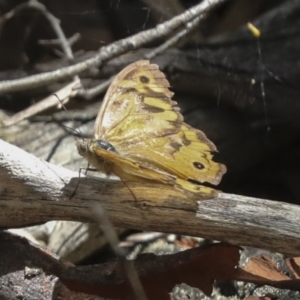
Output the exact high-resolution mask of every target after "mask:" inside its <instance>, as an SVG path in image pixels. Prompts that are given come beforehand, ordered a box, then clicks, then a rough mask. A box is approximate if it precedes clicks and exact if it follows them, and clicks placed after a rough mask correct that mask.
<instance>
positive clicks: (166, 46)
mask: <svg viewBox="0 0 300 300" xmlns="http://www.w3.org/2000/svg"><path fill="white" fill-rule="evenodd" d="M203 17H204V15H203V16H201V17H197V18H195V19H194V20H193V21H191V22H188V23H187V24H186V27H185V28H184V29H183V30H181V31H179V32H178V33H177V34H175V35H174V36H172V37H171V38H170V39H168V40H167V41H166V42H164V43H163V44H162V45H160V46H159V47H157V48H155V49H154V50H153V51H151V52H149V53H147V54H146V55H145V56H144V57H145V59H152V58H153V57H155V56H157V55H159V54H161V53H163V52H165V51H166V50H167V49H169V48H171V47H173V46H174V45H176V44H178V43H179V42H180V41H181V40H182V39H183V38H185V37H186V36H187V35H188V34H189V33H190V32H192V31H193V30H194V29H195V28H196V27H197V25H198V24H199V22H200V21H201V19H202V18H203Z"/></svg>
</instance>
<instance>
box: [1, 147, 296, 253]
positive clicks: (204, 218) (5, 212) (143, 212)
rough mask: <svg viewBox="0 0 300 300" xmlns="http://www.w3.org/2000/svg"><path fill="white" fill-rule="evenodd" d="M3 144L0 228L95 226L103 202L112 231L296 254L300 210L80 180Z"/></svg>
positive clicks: (232, 197)
mask: <svg viewBox="0 0 300 300" xmlns="http://www.w3.org/2000/svg"><path fill="white" fill-rule="evenodd" d="M77 181H78V173H77V172H72V171H70V170H67V169H64V168H62V167H58V166H55V165H52V164H49V163H46V162H44V161H41V160H40V159H37V158H36V157H34V156H33V155H30V154H28V153H26V152H25V151H23V150H21V149H19V148H17V147H15V146H12V145H10V144H8V143H6V142H4V141H0V200H1V201H0V226H1V227H3V228H8V227H20V226H25V225H32V224H38V223H42V222H46V221H49V220H72V221H84V222H93V221H95V216H94V215H93V207H94V205H95V203H97V202H98V203H100V204H101V205H102V206H103V208H104V209H105V210H106V213H107V215H108V217H109V218H110V220H111V222H112V223H113V224H114V225H115V226H119V227H124V228H134V229H140V230H153V231H160V232H172V233H178V234H188V235H192V236H201V237H205V238H210V239H215V240H220V241H226V242H229V243H232V244H238V245H245V246H246V245H248V246H253V247H258V248H265V249H269V250H272V251H276V252H281V253H283V254H286V255H293V256H297V255H299V253H300V250H299V249H300V240H299V235H300V227H299V223H300V207H299V206H296V205H291V204H286V203H280V202H276V201H270V200H263V199H255V198H250V197H243V196H238V195H231V194H225V193H220V194H219V196H218V197H217V198H215V199H210V200H202V201H199V200H200V199H199V198H197V195H186V194H184V193H182V192H180V191H177V190H176V189H174V188H172V187H168V186H161V185H153V184H144V185H141V184H138V183H128V185H129V186H130V189H131V190H132V191H133V193H134V194H135V196H136V197H137V199H138V201H136V200H135V199H133V197H132V194H131V192H130V191H129V190H128V188H127V187H125V186H124V184H123V183H122V182H119V181H101V180H99V179H95V178H90V177H89V178H87V177H83V178H81V180H80V185H79V188H78V190H77V192H76V195H75V196H74V198H72V199H70V195H71V194H72V192H73V191H74V189H75V186H76V184H77Z"/></svg>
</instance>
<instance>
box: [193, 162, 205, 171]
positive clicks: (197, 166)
mask: <svg viewBox="0 0 300 300" xmlns="http://www.w3.org/2000/svg"><path fill="white" fill-rule="evenodd" d="M193 165H194V167H195V168H197V169H199V170H202V169H204V166H203V165H202V164H201V163H199V162H198V161H195V162H194V163H193Z"/></svg>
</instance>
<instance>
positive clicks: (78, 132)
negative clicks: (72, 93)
mask: <svg viewBox="0 0 300 300" xmlns="http://www.w3.org/2000/svg"><path fill="white" fill-rule="evenodd" d="M52 96H55V97H56V98H57V100H58V102H59V103H60V105H61V107H62V108H63V110H64V111H65V112H66V113H67V115H68V116H69V118H70V120H72V121H73V122H74V124H75V120H74V118H73V117H72V115H71V114H70V112H69V111H68V110H67V108H66V106H65V105H64V103H63V101H62V100H61V99H60V98H59V97H58V96H57V95H56V94H55V93H54V94H52ZM65 128H68V129H70V131H73V132H74V133H75V135H76V136H80V137H81V138H82V139H83V134H82V132H81V130H80V128H78V129H77V130H76V129H74V128H71V127H68V126H65Z"/></svg>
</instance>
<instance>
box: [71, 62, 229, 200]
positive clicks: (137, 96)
mask: <svg viewBox="0 0 300 300" xmlns="http://www.w3.org/2000/svg"><path fill="white" fill-rule="evenodd" d="M169 87H170V84H169V82H168V80H167V79H166V77H165V75H164V74H163V73H162V72H161V71H160V70H159V67H158V65H156V64H150V62H149V61H147V60H140V61H137V62H134V63H132V64H130V65H128V66H127V67H125V68H124V69H123V70H122V71H121V72H120V73H119V74H118V75H117V76H116V77H115V78H114V80H113V81H112V83H111V85H110V86H109V88H108V90H107V93H106V95H105V97H104V100H103V103H102V106H101V108H100V111H99V113H98V116H97V119H96V122H95V127H94V138H93V139H84V140H77V141H76V146H77V149H78V152H79V154H80V155H81V156H83V157H85V158H86V159H87V160H88V162H89V164H90V165H92V166H94V167H95V168H96V169H97V170H99V171H101V172H104V173H106V174H107V175H110V174H114V175H117V176H118V177H120V178H121V179H122V180H123V181H125V182H128V181H134V182H153V183H160V184H166V185H172V186H174V187H175V188H178V189H180V190H181V191H183V192H192V193H197V194H199V195H200V196H201V197H203V198H212V197H215V196H217V194H218V193H217V191H216V190H214V189H213V188H211V187H207V186H204V185H202V183H203V182H208V183H211V184H214V185H217V184H218V183H219V182H220V181H221V179H222V176H223V174H224V173H225V172H226V167H225V166H224V165H223V164H220V163H217V162H214V161H213V160H212V158H213V155H212V152H214V151H217V149H216V146H215V145H214V144H213V143H212V142H211V141H210V140H209V139H208V138H207V137H206V136H205V134H204V133H203V132H202V131H200V130H198V129H195V128H193V127H191V126H189V125H188V124H186V123H184V122H183V116H182V114H181V113H180V109H179V107H178V106H177V103H176V102H175V101H173V100H172V96H173V93H172V92H171V91H170V90H169Z"/></svg>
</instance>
